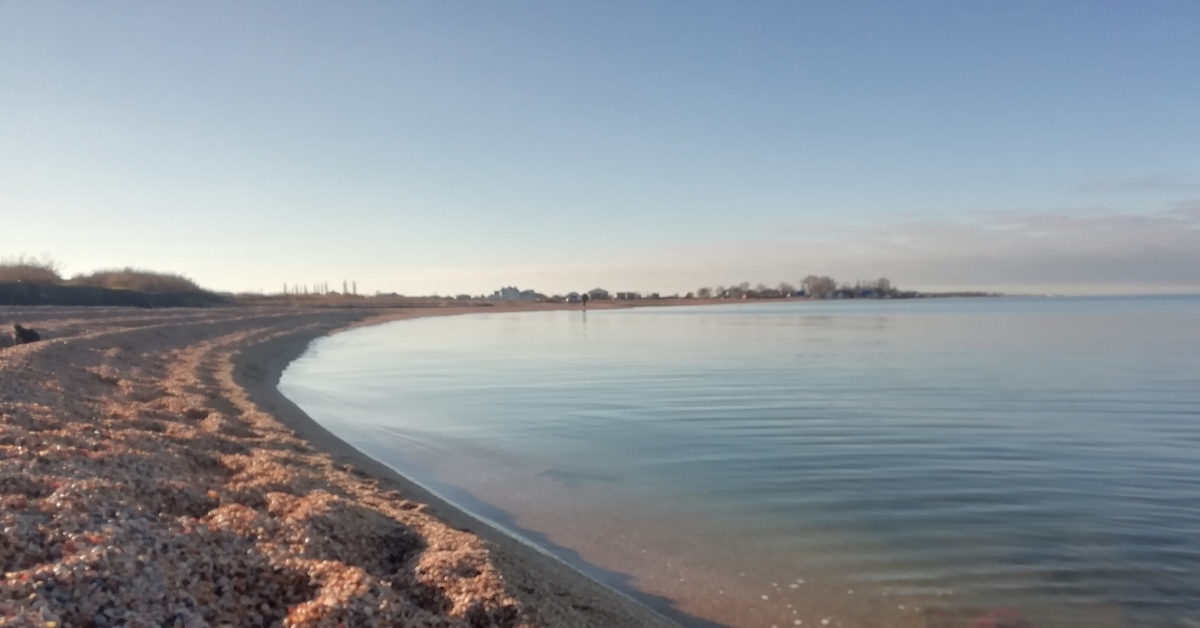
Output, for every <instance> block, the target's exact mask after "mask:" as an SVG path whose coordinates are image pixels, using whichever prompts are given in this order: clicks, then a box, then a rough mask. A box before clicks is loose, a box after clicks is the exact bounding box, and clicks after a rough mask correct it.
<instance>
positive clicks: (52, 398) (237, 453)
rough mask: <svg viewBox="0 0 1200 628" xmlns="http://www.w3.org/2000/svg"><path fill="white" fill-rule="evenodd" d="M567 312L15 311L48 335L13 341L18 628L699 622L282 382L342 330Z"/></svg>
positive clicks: (3, 603) (6, 311) (7, 395)
mask: <svg viewBox="0 0 1200 628" xmlns="http://www.w3.org/2000/svg"><path fill="white" fill-rule="evenodd" d="M606 305H608V304H606ZM621 305H622V304H613V306H617V307H620V306H621ZM644 305H652V304H650V303H647V304H644ZM653 305H663V304H661V303H659V304H653ZM549 309H569V308H565V307H562V306H557V305H551V306H538V305H534V306H526V307H520V306H518V307H502V308H486V309H485V308H479V307H467V308H451V307H444V308H412V309H409V308H405V309H403V310H389V311H379V310H363V309H356V310H334V311H330V310H320V309H299V308H221V309H212V310H152V311H147V310H131V309H120V308H55V307H42V308H14V307H5V308H0V316H3V317H5V318H9V319H11V320H12V321H13V322H20V323H22V324H26V326H32V327H34V328H36V329H38V330H39V331H41V332H43V341H42V342H39V343H36V344H32V345H21V346H18V347H11V348H7V349H4V350H0V375H2V377H0V417H2V419H3V421H2V422H0V454H3V455H2V456H0V487H2V488H3V491H0V500H2V503H3V506H4V508H3V513H4V515H3V519H4V520H3V524H4V526H3V530H2V532H0V564H3V565H4V579H3V581H0V620H3V623H5V624H6V625H40V626H47V625H58V626H63V625H81V624H82V625H86V624H89V623H90V624H91V625H112V624H116V623H121V622H122V621H124V622H127V623H132V624H133V625H139V624H147V625H150V624H152V625H172V624H173V625H182V626H202V625H208V624H219V623H233V624H235V625H244V624H247V623H250V624H254V623H264V624H266V623H275V624H281V625H297V626H300V625H304V626H323V625H338V624H339V623H345V624H346V625H406V626H580V627H587V626H650V627H653V626H664V627H665V626H676V625H678V624H677V623H676V622H674V621H672V620H671V619H668V618H667V617H664V616H663V615H661V614H659V613H657V612H655V611H653V610H651V609H650V608H649V607H647V606H645V605H643V604H641V603H640V602H638V601H635V600H633V599H630V598H628V597H627V596H625V595H624V594H622V593H620V592H618V591H616V590H614V589H612V588H611V587H608V586H606V585H603V584H600V583H599V582H596V581H594V580H592V579H591V578H589V577H587V576H586V575H584V574H583V573H581V572H579V571H577V570H575V569H573V568H572V567H570V566H568V565H566V564H564V563H562V562H561V561H559V560H558V559H555V558H553V557H552V556H549V555H547V554H546V553H545V552H543V551H542V550H540V549H537V548H534V547H531V546H529V545H527V544H525V543H524V542H521V541H519V540H517V539H515V538H512V537H510V536H509V535H507V534H505V533H504V532H502V531H500V530H497V529H494V528H492V527H491V526H489V525H486V524H485V523H483V522H482V521H480V520H479V519H476V518H475V517H473V516H472V515H470V514H468V513H466V512H465V511H462V510H460V509H458V508H456V507H454V506H452V505H450V504H448V503H447V502H445V501H444V500H442V499H440V498H438V497H437V496H436V495H434V494H432V493H430V492H429V491H427V490H425V489H424V488H422V487H420V486H418V485H417V484H415V483H413V482H411V481H408V480H407V479H406V478H404V477H403V476H401V475H400V474H398V473H396V472H395V471H393V470H392V469H390V468H389V467H387V466H386V465H383V464H382V463H379V462H377V461H375V460H374V459H372V458H370V457H369V456H366V455H365V454H363V453H362V452H359V451H358V450H357V449H354V448H353V447H350V446H349V445H348V444H346V443H345V442H344V441H341V440H340V439H339V438H337V437H336V436H334V435H332V434H331V433H329V432H328V431H327V430H325V429H324V428H322V427H321V426H320V425H318V424H317V423H316V422H315V421H313V420H312V419H311V418H309V417H308V416H307V415H306V414H305V413H304V412H303V411H302V410H300V409H299V408H298V407H297V406H295V405H294V404H293V403H292V402H291V401H290V400H288V399H286V398H285V397H284V396H283V395H282V393H280V392H279V391H278V389H277V387H276V384H277V383H278V380H279V377H280V375H281V374H282V372H283V370H284V369H285V368H286V367H287V365H288V364H290V363H291V361H293V360H294V359H295V358H296V357H298V356H299V355H301V354H302V353H303V352H304V351H305V350H306V349H307V348H308V346H309V344H310V343H311V342H312V341H313V340H314V339H316V338H319V337H321V336H325V335H329V334H333V333H337V332H339V331H345V330H348V329H352V328H354V327H360V326H364V325H373V324H379V323H384V322H389V321H392V320H402V319H407V318H416V317H421V316H437V315H443V316H444V315H453V314H465V313H485V312H486V313H493V312H495V313H499V312H507V311H511V312H516V311H528V310H549ZM596 309H600V308H596ZM52 622H53V623H52ZM688 623H691V622H688Z"/></svg>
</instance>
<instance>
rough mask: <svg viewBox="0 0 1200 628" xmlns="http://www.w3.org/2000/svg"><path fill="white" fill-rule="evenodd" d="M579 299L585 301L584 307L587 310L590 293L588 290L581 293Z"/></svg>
mask: <svg viewBox="0 0 1200 628" xmlns="http://www.w3.org/2000/svg"><path fill="white" fill-rule="evenodd" d="M579 300H580V301H581V302H582V303H583V309H585V310H586V309H587V300H588V293H586V292H585V293H583V294H581V295H579Z"/></svg>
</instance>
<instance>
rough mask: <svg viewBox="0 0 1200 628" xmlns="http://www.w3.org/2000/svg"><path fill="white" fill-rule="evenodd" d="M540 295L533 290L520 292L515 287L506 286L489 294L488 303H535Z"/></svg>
mask: <svg viewBox="0 0 1200 628" xmlns="http://www.w3.org/2000/svg"><path fill="white" fill-rule="evenodd" d="M540 297H541V295H539V294H538V293H537V292H536V291H534V290H521V289H520V288H518V287H516V286H506V287H504V288H501V289H499V290H497V291H495V292H493V293H492V294H491V296H489V297H488V300H489V301H537V300H538V299H539V298H540Z"/></svg>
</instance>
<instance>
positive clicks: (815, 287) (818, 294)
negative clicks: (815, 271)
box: [800, 275, 837, 299]
mask: <svg viewBox="0 0 1200 628" xmlns="http://www.w3.org/2000/svg"><path fill="white" fill-rule="evenodd" d="M800 285H802V286H804V292H805V294H807V295H808V296H809V297H812V298H814V299H824V298H826V297H828V296H830V295H832V294H833V293H834V292H835V291H837V281H836V280H834V278H833V277H818V276H816V275H809V276H807V277H805V278H804V279H803V280H801V281H800Z"/></svg>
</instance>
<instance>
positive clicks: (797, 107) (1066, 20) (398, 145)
mask: <svg viewBox="0 0 1200 628" xmlns="http://www.w3.org/2000/svg"><path fill="white" fill-rule="evenodd" d="M1197 24H1200V3H1195V2H1191V1H1185V0H1179V1H1173V2H1172V1H1148V2H1138V3H1132V2H1105V1H1087V2H1068V1H1056V2H972V3H964V2H950V1H945V2H909V3H897V2H816V1H813V2H795V1H787V2H766V1H763V2H753V3H734V2H706V1H688V2H623V1H617V2H594V3H582V2H520V1H510V2H490V3H483V2H459V1H439V2H433V1H428V2H382V1H372V2H367V1H362V2H339V3H334V2H253V3H246V2H221V1H206V2H190V3H185V2H167V3H164V2H129V1H124V2H122V1H113V2H103V3H83V2H76V3H68V2H35V1H32V0H27V1H21V0H9V1H7V2H0V220H2V223H0V224H2V225H3V229H0V254H7V255H11V254H17V253H27V254H33V255H40V254H49V255H50V256H52V257H53V258H55V259H57V260H58V261H59V262H61V263H62V264H63V265H64V266H65V268H66V271H67V272H68V273H72V272H81V271H86V270H90V269H94V268H97V267H111V266H123V265H137V266H144V267H151V268H156V269H163V270H172V271H178V272H183V273H185V274H188V275H189V276H191V277H193V278H194V279H196V280H197V281H199V282H200V283H202V284H204V285H206V286H209V287H212V288H216V289H227V290H257V289H264V290H268V291H271V290H277V289H278V287H279V286H280V285H281V284H283V283H284V282H287V283H289V284H290V283H303V282H308V283H315V282H318V281H328V282H329V283H330V284H331V285H340V282H341V280H342V279H343V278H348V279H356V280H357V281H358V282H359V286H360V290H363V291H368V292H370V291H375V290H382V291H393V290H394V291H399V292H403V293H409V294H427V293H433V292H438V293H442V294H446V293H457V292H472V293H478V292H484V291H489V292H490V291H491V290H492V289H495V288H497V287H499V286H500V285H509V284H517V285H520V286H523V287H533V288H537V289H541V290H544V291H549V292H553V291H568V290H578V289H587V288H591V287H594V286H596V285H602V286H605V287H608V288H610V289H614V290H615V289H636V290H657V291H665V292H673V291H676V290H680V291H687V290H690V289H694V288H696V287H699V286H702V285H715V284H730V283H737V282H739V281H743V280H744V281H750V282H752V283H757V282H760V281H761V282H766V283H775V282H778V281H780V280H790V281H795V280H797V279H798V278H800V277H803V276H804V275H807V274H809V273H820V274H832V275H833V276H835V277H838V278H839V279H844V280H851V281H852V280H854V279H856V278H871V277H878V276H887V277H889V278H891V279H892V280H893V282H894V283H896V284H898V285H900V286H902V287H912V288H923V289H956V288H964V287H978V288H985V289H998V290H1009V291H1021V292H1026V291H1030V292H1067V293H1112V292H1196V291H1200V72H1197V71H1196V60H1197V59H1200V38H1198V37H1196V30H1195V26H1196V25H1197ZM18 224H19V225H21V227H20V228H15V225H18Z"/></svg>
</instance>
